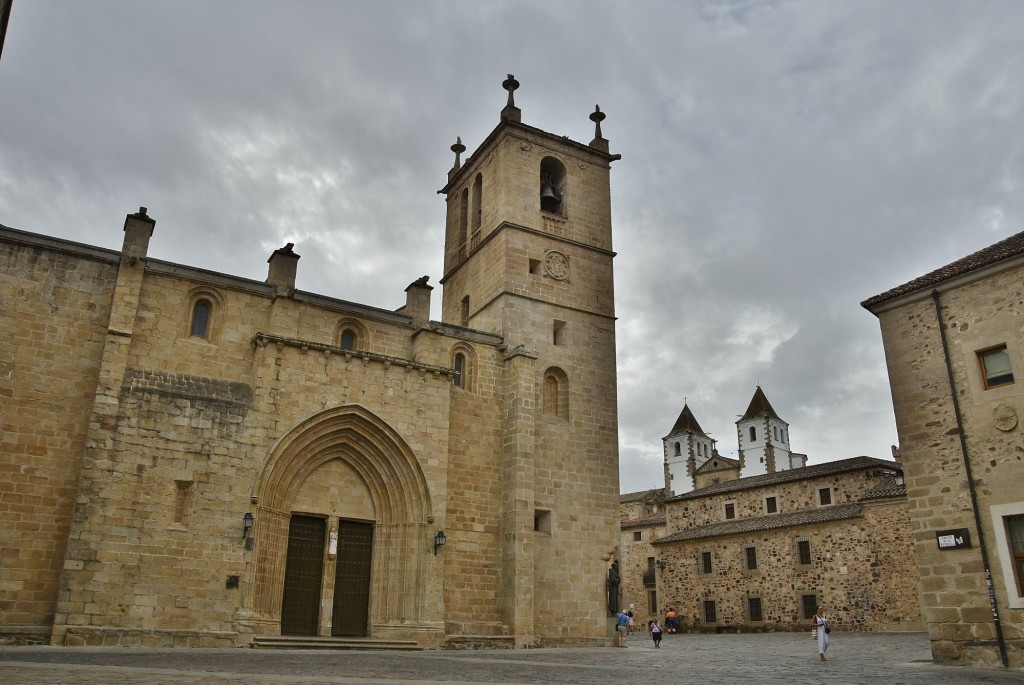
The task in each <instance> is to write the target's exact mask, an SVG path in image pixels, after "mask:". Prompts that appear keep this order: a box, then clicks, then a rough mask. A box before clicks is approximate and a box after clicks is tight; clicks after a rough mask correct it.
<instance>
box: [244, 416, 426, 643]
mask: <svg viewBox="0 0 1024 685" xmlns="http://www.w3.org/2000/svg"><path fill="white" fill-rule="evenodd" d="M332 459H342V460H344V461H345V462H346V463H347V464H348V465H349V466H351V467H352V468H353V469H354V470H355V471H356V472H357V473H359V474H360V476H361V477H362V478H363V480H364V482H365V483H366V485H367V488H368V490H369V491H370V496H371V498H372V499H373V504H374V508H375V510H376V512H377V520H376V527H375V530H374V549H373V564H372V572H371V579H370V586H371V598H370V617H369V628H368V632H369V637H375V638H392V637H394V638H403V639H416V640H417V641H419V642H422V643H424V644H430V643H434V642H436V641H438V640H443V633H444V628H443V626H444V623H443V610H442V611H437V608H441V601H440V599H439V598H440V596H441V591H440V589H441V586H442V581H441V570H442V567H441V565H440V564H438V562H437V561H436V560H435V559H434V557H433V556H432V555H431V553H430V549H431V548H430V546H429V537H430V536H432V535H433V533H432V532H430V530H431V528H430V523H432V522H433V521H434V514H433V507H432V503H431V497H430V490H429V487H428V485H427V481H426V478H425V476H424V473H423V470H422V468H421V467H420V464H419V462H418V461H417V459H416V456H415V454H414V453H413V451H412V449H411V448H410V447H409V445H408V444H407V443H406V442H405V440H404V439H403V438H402V437H401V436H400V435H399V434H398V433H397V432H396V431H395V430H394V429H392V428H391V427H390V426H389V425H388V424H387V423H386V422H385V421H384V420H382V419H381V418H380V417H378V416H376V415H375V414H374V413H373V412H371V411H369V410H368V409H366V408H365V407H362V406H360V405H345V406H341V407H335V408H332V409H327V410H324V411H322V412H319V413H317V414H314V415H313V416H310V417H309V418H307V419H305V420H303V421H301V422H300V423H299V424H298V425H296V426H295V427H294V428H292V429H291V430H289V431H288V432H287V433H286V434H285V435H284V436H283V437H282V438H281V439H280V440H279V441H278V442H277V444H276V445H275V446H274V447H273V449H272V450H271V452H270V455H269V456H268V458H267V460H266V462H265V464H264V466H263V469H262V471H261V472H260V474H259V476H258V477H257V479H256V483H255V486H254V488H253V491H252V492H253V494H252V501H253V503H255V504H256V521H255V526H254V528H253V538H254V541H255V543H254V545H255V550H254V557H253V561H252V563H251V564H250V565H249V571H248V578H247V580H248V582H247V583H246V587H245V589H244V595H243V598H242V607H241V609H240V611H239V614H238V615H237V616H236V624H237V625H238V627H239V629H240V631H242V632H251V633H253V634H255V635H280V633H281V600H282V596H283V592H284V564H285V561H286V556H287V548H288V523H289V519H290V517H291V514H292V513H293V512H292V511H291V502H292V501H293V500H294V498H295V495H296V493H297V491H298V489H299V488H300V487H301V485H302V483H303V482H304V481H305V479H306V478H307V477H308V476H309V475H310V474H311V473H312V472H313V471H315V470H316V469H317V468H318V467H319V466H321V465H322V464H324V463H326V462H328V461H330V460H332ZM434 594H436V595H438V597H437V598H435V597H434V596H433V595H434ZM428 595H429V596H428ZM428 607H435V608H436V609H435V610H434V611H430V610H429V609H428ZM430 614H437V615H430Z"/></svg>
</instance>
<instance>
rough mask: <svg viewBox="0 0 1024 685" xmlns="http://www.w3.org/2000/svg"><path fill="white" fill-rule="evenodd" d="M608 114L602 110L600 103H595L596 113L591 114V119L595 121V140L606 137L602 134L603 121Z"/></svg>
mask: <svg viewBox="0 0 1024 685" xmlns="http://www.w3.org/2000/svg"><path fill="white" fill-rule="evenodd" d="M606 116H608V115H607V114H605V113H604V112H602V111H601V106H600V105H594V113H593V114H591V115H590V120H591V121H593V122H594V140H603V139H604V136H602V135H601V122H602V121H604V119H605V117H606Z"/></svg>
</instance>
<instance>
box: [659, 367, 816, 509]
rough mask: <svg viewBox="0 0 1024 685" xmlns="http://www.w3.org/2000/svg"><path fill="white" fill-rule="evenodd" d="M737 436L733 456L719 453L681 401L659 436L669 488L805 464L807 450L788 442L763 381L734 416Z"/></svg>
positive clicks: (696, 485) (680, 490)
mask: <svg viewBox="0 0 1024 685" xmlns="http://www.w3.org/2000/svg"><path fill="white" fill-rule="evenodd" d="M736 438H737V441H738V444H739V449H738V451H737V459H730V458H729V457H723V456H722V455H721V454H719V453H718V450H717V449H716V447H715V443H716V441H715V440H714V439H712V438H711V436H710V435H708V434H707V433H705V432H704V429H703V428H701V427H700V424H699V423H698V422H697V419H696V417H695V416H694V415H693V411H692V410H691V409H690V406H689V405H688V404H686V403H685V402H684V403H683V410H682V411H681V412H680V413H679V418H677V419H676V422H675V424H674V425H673V426H672V430H670V431H669V433H668V435H666V436H665V437H664V438H662V439H661V442H662V446H663V450H664V455H665V487H666V489H667V492H668V493H669V494H681V493H684V492H689V491H690V490H692V489H694V488H702V487H704V486H705V485H711V484H713V483H717V482H719V481H722V480H732V479H735V478H739V477H740V475H741V474H742V475H744V476H756V475H758V474H761V473H775V472H776V471H784V470H786V469H792V468H799V467H801V466H806V465H807V455H806V454H799V453H796V452H793V451H792V449H791V448H790V444H789V424H788V423H786V422H785V421H783V420H782V419H780V418H779V415H778V414H776V413H775V409H774V408H772V405H771V403H770V402H769V401H768V397H767V396H766V395H765V394H764V391H763V390H762V389H761V386H757V388H756V389H755V390H754V396H753V397H752V398H751V399H750V404H749V405H748V406H747V410H746V411H745V412H744V413H743V415H742V416H741V417H740V418H739V420H738V421H736Z"/></svg>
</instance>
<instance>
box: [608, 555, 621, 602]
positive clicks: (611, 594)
mask: <svg viewBox="0 0 1024 685" xmlns="http://www.w3.org/2000/svg"><path fill="white" fill-rule="evenodd" d="M608 613H609V614H617V613H619V561H618V560H617V559H616V560H615V561H613V562H612V567H611V568H610V569H608Z"/></svg>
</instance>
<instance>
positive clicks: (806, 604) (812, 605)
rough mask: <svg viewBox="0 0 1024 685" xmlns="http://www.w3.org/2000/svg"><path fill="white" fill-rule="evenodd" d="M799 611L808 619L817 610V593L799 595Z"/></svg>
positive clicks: (812, 616)
mask: <svg viewBox="0 0 1024 685" xmlns="http://www.w3.org/2000/svg"><path fill="white" fill-rule="evenodd" d="M800 611H801V613H802V615H803V617H804V619H806V620H808V621H810V620H811V619H812V618H814V614H815V613H817V611H818V595H800Z"/></svg>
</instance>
